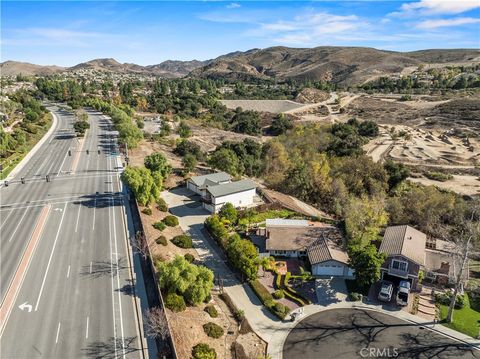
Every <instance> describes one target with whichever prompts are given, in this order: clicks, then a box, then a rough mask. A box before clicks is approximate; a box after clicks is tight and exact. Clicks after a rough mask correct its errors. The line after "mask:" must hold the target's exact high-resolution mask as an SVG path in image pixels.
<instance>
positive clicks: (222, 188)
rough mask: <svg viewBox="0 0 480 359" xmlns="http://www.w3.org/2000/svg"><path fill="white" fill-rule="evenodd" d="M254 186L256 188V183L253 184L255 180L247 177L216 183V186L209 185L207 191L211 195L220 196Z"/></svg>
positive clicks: (243, 190) (246, 189)
mask: <svg viewBox="0 0 480 359" xmlns="http://www.w3.org/2000/svg"><path fill="white" fill-rule="evenodd" d="M255 188H257V185H256V184H255V182H253V181H251V180H249V179H243V180H240V181H236V182H230V183H225V184H218V185H216V186H209V187H208V188H207V191H208V192H210V194H211V195H212V196H213V197H222V196H226V195H229V194H234V193H239V192H245V191H248V190H251V189H255Z"/></svg>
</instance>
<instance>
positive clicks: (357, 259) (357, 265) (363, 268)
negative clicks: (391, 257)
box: [348, 244, 386, 291]
mask: <svg viewBox="0 0 480 359" xmlns="http://www.w3.org/2000/svg"><path fill="white" fill-rule="evenodd" d="M348 252H349V253H348V254H349V266H350V267H351V268H353V269H354V270H355V278H356V280H357V283H358V284H359V286H361V287H362V288H364V289H365V290H366V291H367V290H368V288H369V287H370V286H371V285H372V284H373V283H375V282H376V281H378V280H379V279H380V267H381V266H382V264H383V262H385V258H386V255H385V253H378V251H377V248H376V247H375V246H374V245H373V244H369V245H366V246H364V247H360V246H355V245H354V246H350V247H349V251H348Z"/></svg>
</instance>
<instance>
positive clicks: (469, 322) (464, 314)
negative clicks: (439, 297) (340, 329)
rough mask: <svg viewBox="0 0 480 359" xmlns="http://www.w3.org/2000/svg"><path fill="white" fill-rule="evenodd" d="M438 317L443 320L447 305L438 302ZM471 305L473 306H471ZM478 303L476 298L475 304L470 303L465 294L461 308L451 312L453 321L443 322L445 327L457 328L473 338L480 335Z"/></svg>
mask: <svg viewBox="0 0 480 359" xmlns="http://www.w3.org/2000/svg"><path fill="white" fill-rule="evenodd" d="M439 307H440V319H441V320H445V318H446V317H447V313H448V306H446V305H442V304H439ZM472 307H473V308H472ZM479 310H480V303H479V301H478V300H477V301H476V303H475V305H473V303H472V305H471V303H470V298H469V296H468V295H465V306H464V307H463V308H462V309H455V310H454V312H453V322H452V323H443V325H445V326H446V327H449V328H451V329H454V330H457V331H459V332H462V333H464V334H467V335H470V336H471V337H473V338H478V337H479V336H480V311H479Z"/></svg>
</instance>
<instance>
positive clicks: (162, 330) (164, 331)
mask: <svg viewBox="0 0 480 359" xmlns="http://www.w3.org/2000/svg"><path fill="white" fill-rule="evenodd" d="M143 318H144V319H143V323H144V326H145V333H146V334H147V336H149V337H151V338H153V339H162V340H165V339H166V338H167V337H168V335H169V331H168V323H167V317H166V314H165V311H164V310H163V309H161V308H159V307H154V308H150V309H147V310H146V311H145V313H144V314H143Z"/></svg>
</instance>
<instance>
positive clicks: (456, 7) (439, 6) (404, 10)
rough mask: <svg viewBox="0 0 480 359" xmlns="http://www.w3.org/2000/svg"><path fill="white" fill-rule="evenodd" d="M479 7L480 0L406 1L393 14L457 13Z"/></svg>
mask: <svg viewBox="0 0 480 359" xmlns="http://www.w3.org/2000/svg"><path fill="white" fill-rule="evenodd" d="M477 8H480V1H478V0H421V1H418V2H410V3H404V4H402V6H401V7H400V11H398V12H394V13H392V14H391V15H399V16H415V15H418V14H422V15H439V14H444V15H446V14H450V15H455V14H460V13H462V12H466V11H470V10H474V9H477Z"/></svg>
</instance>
